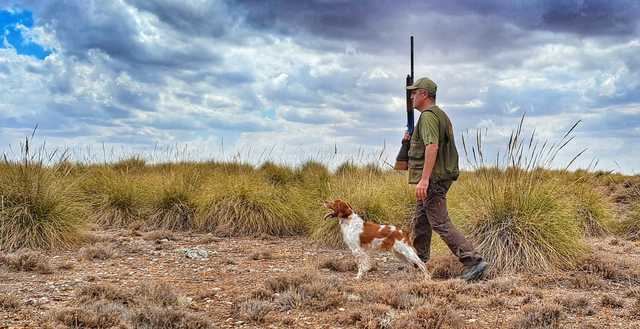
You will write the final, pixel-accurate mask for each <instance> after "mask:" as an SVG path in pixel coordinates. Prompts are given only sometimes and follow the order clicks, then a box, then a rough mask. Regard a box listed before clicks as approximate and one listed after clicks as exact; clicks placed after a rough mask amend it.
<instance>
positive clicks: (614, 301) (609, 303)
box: [600, 294, 624, 308]
mask: <svg viewBox="0 0 640 329" xmlns="http://www.w3.org/2000/svg"><path fill="white" fill-rule="evenodd" d="M600 305H602V306H603V307H608V308H623V307H624V300H622V299H621V298H618V297H616V296H614V295H609V294H607V295H603V296H602V298H601V299H600Z"/></svg>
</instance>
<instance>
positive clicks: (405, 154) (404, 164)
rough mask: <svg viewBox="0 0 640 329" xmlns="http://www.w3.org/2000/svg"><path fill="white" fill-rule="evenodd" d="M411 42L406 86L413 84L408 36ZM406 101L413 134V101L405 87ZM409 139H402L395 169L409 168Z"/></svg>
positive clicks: (408, 127)
mask: <svg viewBox="0 0 640 329" xmlns="http://www.w3.org/2000/svg"><path fill="white" fill-rule="evenodd" d="M410 42H411V71H410V72H411V73H410V74H408V75H407V79H406V87H408V86H411V85H413V36H411V38H410ZM405 90H406V101H407V132H408V133H409V135H411V134H413V127H414V120H413V103H412V102H411V91H410V90H408V89H406V88H405ZM409 144H410V143H409V141H405V140H402V146H401V147H400V152H398V156H397V157H396V164H395V166H394V168H395V169H396V170H407V169H408V168H409Z"/></svg>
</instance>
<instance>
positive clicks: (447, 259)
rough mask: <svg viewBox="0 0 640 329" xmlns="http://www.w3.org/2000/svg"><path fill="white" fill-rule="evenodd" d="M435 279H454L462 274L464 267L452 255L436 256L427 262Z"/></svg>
mask: <svg viewBox="0 0 640 329" xmlns="http://www.w3.org/2000/svg"><path fill="white" fill-rule="evenodd" d="M427 267H428V268H429V270H430V271H431V277H432V278H434V279H452V278H456V277H459V276H460V275H462V271H463V270H464V267H463V266H462V264H461V263H460V261H459V260H458V259H457V258H455V257H452V256H435V257H432V258H431V259H430V260H429V262H428V263H427Z"/></svg>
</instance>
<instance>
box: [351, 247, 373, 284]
mask: <svg viewBox="0 0 640 329" xmlns="http://www.w3.org/2000/svg"><path fill="white" fill-rule="evenodd" d="M353 256H354V257H355V258H356V263H358V274H357V275H356V280H360V279H362V276H363V275H364V274H365V273H366V272H367V271H369V269H370V268H371V265H370V263H369V255H368V254H367V253H366V252H365V251H364V250H362V249H357V250H354V251H353Z"/></svg>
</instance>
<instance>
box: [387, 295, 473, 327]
mask: <svg viewBox="0 0 640 329" xmlns="http://www.w3.org/2000/svg"><path fill="white" fill-rule="evenodd" d="M463 326H464V325H463V322H462V320H461V319H460V316H459V315H458V314H457V313H456V312H455V311H454V310H453V308H452V307H451V305H449V304H447V303H446V302H444V301H436V302H432V303H429V304H427V305H423V306H420V307H418V308H417V309H415V310H413V311H411V312H409V313H406V314H403V315H401V316H400V317H399V318H398V319H397V320H396V321H394V322H393V325H392V326H391V328H398V329H400V328H402V329H418V328H429V329H438V328H462V327H463Z"/></svg>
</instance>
